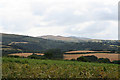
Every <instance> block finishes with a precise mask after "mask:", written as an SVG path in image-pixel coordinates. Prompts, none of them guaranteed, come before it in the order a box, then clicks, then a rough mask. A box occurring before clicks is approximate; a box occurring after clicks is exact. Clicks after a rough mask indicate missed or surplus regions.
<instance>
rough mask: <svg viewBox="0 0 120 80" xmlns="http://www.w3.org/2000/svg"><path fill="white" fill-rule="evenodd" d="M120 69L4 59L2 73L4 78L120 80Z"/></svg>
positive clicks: (76, 62) (60, 62)
mask: <svg viewBox="0 0 120 80" xmlns="http://www.w3.org/2000/svg"><path fill="white" fill-rule="evenodd" d="M118 67H119V65H117V64H107V63H106V64H104V63H88V62H79V61H64V60H40V59H27V58H8V57H3V64H2V71H3V78H119V71H118ZM96 72H97V73H96ZM113 74H114V75H113Z"/></svg>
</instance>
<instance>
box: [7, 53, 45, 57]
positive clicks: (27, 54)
mask: <svg viewBox="0 0 120 80" xmlns="http://www.w3.org/2000/svg"><path fill="white" fill-rule="evenodd" d="M32 54H33V53H14V54H9V55H16V56H21V57H22V56H23V57H28V56H30V55H32ZM34 54H37V55H44V54H43V53H34Z"/></svg>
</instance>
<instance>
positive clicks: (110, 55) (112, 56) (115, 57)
mask: <svg viewBox="0 0 120 80" xmlns="http://www.w3.org/2000/svg"><path fill="white" fill-rule="evenodd" d="M90 55H94V56H96V57H98V58H109V59H110V61H114V60H120V58H119V57H118V56H120V54H113V53H92V54H64V59H68V60H70V59H77V58H78V57H80V56H90Z"/></svg>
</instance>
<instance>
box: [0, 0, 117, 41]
mask: <svg viewBox="0 0 120 80" xmlns="http://www.w3.org/2000/svg"><path fill="white" fill-rule="evenodd" d="M0 32H2V33H12V34H22V35H29V36H42V35H61V36H77V37H88V38H94V39H118V0H0Z"/></svg>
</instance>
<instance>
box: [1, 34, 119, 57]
mask: <svg viewBox="0 0 120 80" xmlns="http://www.w3.org/2000/svg"><path fill="white" fill-rule="evenodd" d="M117 45H118V42H117V41H114V42H109V41H108V42H105V41H103V42H64V41H60V40H48V39H43V38H38V37H31V36H24V35H16V34H2V48H3V55H4V54H10V53H16V52H40V53H41V52H44V51H45V50H48V49H61V50H62V51H71V50H117V48H118V46H117Z"/></svg>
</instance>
